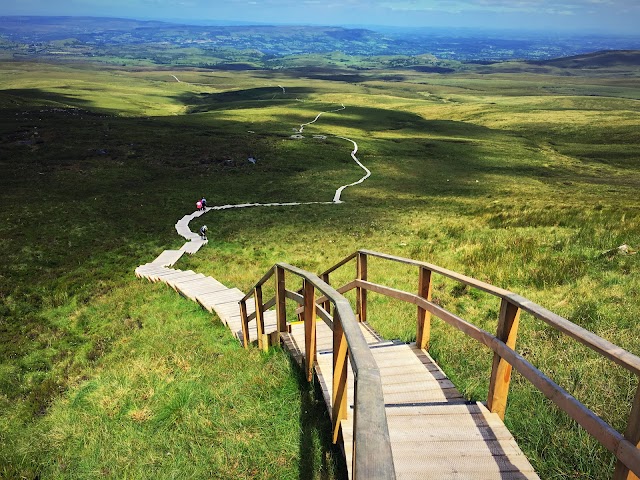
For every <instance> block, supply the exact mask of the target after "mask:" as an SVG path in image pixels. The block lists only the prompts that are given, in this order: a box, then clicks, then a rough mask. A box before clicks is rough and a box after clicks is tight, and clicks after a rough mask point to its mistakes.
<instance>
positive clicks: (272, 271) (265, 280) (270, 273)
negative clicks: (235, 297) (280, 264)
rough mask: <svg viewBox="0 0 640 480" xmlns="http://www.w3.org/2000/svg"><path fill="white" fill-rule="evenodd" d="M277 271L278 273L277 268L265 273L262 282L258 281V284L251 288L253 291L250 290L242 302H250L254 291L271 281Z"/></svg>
mask: <svg viewBox="0 0 640 480" xmlns="http://www.w3.org/2000/svg"><path fill="white" fill-rule="evenodd" d="M275 271H276V269H275V267H271V268H270V269H269V271H268V272H267V273H265V274H264V276H263V277H262V278H261V279H260V280H258V282H257V283H256V284H255V285H254V286H253V287H252V288H251V290H249V293H247V294H246V295H245V296H244V297H242V298H241V299H240V301H241V302H246V301H247V300H249V299H250V298H251V297H252V296H253V291H254V290H255V289H256V288H258V287H261V286H262V285H264V284H265V283H266V282H267V280H269V279H270V278H271V277H272V276H273V274H274V273H275Z"/></svg>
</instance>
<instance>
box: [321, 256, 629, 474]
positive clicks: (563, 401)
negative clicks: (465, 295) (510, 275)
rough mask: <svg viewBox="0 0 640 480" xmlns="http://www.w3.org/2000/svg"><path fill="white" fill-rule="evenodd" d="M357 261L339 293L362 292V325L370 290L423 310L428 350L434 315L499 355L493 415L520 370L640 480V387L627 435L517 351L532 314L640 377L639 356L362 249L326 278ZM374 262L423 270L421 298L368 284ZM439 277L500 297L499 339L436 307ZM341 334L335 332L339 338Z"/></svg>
mask: <svg viewBox="0 0 640 480" xmlns="http://www.w3.org/2000/svg"><path fill="white" fill-rule="evenodd" d="M353 258H356V259H357V264H356V265H357V266H356V279H355V281H352V282H349V283H348V284H346V285H344V286H343V287H339V288H338V289H337V290H338V291H339V292H340V293H346V292H348V291H350V290H352V289H354V288H355V289H356V312H357V313H358V319H359V321H366V316H367V295H366V294H367V291H371V292H375V293H378V294H381V295H386V296H389V297H392V298H395V299H398V300H402V301H405V302H409V303H413V304H415V305H417V325H416V344H417V346H419V347H420V348H425V349H427V348H428V346H429V332H430V319H431V315H434V316H436V317H438V318H440V319H441V320H443V321H445V322H447V323H449V324H450V325H452V326H454V327H456V328H458V329H459V330H460V331H462V332H463V333H465V334H466V335H468V336H470V337H471V338H474V339H475V340H477V341H479V342H480V343H482V344H484V345H486V346H487V347H489V348H491V349H492V350H493V352H494V359H493V364H492V369H491V378H490V385H489V395H488V398H487V407H488V408H489V410H491V411H492V412H494V413H496V414H498V415H499V416H500V417H501V418H504V415H505V411H506V407H507V397H508V393H509V384H510V379H511V370H512V368H515V369H516V370H517V371H518V372H520V374H522V375H523V376H524V377H525V378H526V379H527V380H529V381H530V382H531V383H532V384H533V385H534V386H535V387H536V388H537V389H538V390H540V391H541V392H542V393H543V394H544V395H545V396H546V397H547V398H549V399H550V400H551V401H552V402H554V403H555V404H556V405H557V406H558V407H560V408H561V409H562V410H563V411H564V412H565V413H567V414H568V415H569V416H570V417H571V418H573V419H574V420H575V421H576V422H577V423H578V424H579V425H581V426H582V427H583V428H584V429H585V430H586V431H587V432H588V433H589V434H590V435H592V436H593V437H594V438H595V439H596V440H598V442H600V443H601V444H602V445H603V446H604V447H605V448H607V449H608V450H609V451H610V452H612V453H613V454H614V455H615V456H616V458H617V465H616V470H615V473H614V480H623V479H625V480H640V477H639V476H640V386H639V387H638V392H637V393H636V396H635V399H634V402H633V405H632V409H631V413H630V416H629V421H628V426H627V429H626V432H625V435H624V436H623V435H621V434H620V433H619V432H617V431H616V430H615V429H613V427H611V426H610V425H608V424H607V423H606V422H604V421H603V420H602V419H600V417H598V416H597V415H596V414H595V413H594V412H592V411H591V410H590V409H588V408H587V407H585V406H584V405H583V404H582V403H580V402H579V401H578V400H577V399H575V398H574V397H573V396H571V395H570V394H569V393H568V392H567V391H565V390H564V389H563V388H562V387H560V386H559V385H557V384H556V383H554V382H553V381H552V380H551V379H550V378H548V377H547V376H546V375H544V374H543V373H542V372H540V371H539V370H538V369H536V368H535V367H534V366H533V365H532V364H531V363H529V362H528V361H527V360H526V359H524V358H523V357H522V356H520V355H519V354H518V353H517V352H516V351H515V345H516V339H517V333H518V325H519V318H520V312H521V311H526V312H528V313H530V314H531V315H533V316H534V317H535V318H537V319H539V320H542V321H543V322H545V323H547V324H548V325H550V326H551V327H553V328H555V329H557V330H559V331H561V332H563V333H565V334H566V335H568V336H570V337H572V338H574V339H575V340H577V341H579V342H580V343H582V344H583V345H585V346H587V347H588V348H590V349H592V350H593V351H595V352H597V353H599V354H600V355H602V356H604V357H605V358H608V359H610V360H612V361H613V362H615V363H617V364H618V365H621V366H622V367H624V368H626V369H627V370H629V371H630V372H632V373H634V374H635V375H636V376H640V358H639V357H638V356H636V355H633V354H632V353H630V352H627V351H625V350H624V349H622V348H620V347H618V346H617V345H614V344H612V343H611V342H608V341H607V340H605V339H603V338H601V337H598V336H597V335H595V334H594V333H592V332H589V331H588V330H586V329H584V328H582V327H580V326H578V325H575V324H573V323H571V322H570V321H568V320H566V319H564V318H562V317H560V316H559V315H557V314H555V313H553V312H550V311H549V310H547V309H545V308H543V307H541V306H540V305H537V304H535V303H533V302H531V301H529V300H527V299H526V298H524V297H521V296H520V295H516V294H514V293H512V292H510V291H508V290H504V289H501V288H497V287H494V286H493V285H490V284H488V283H485V282H481V281H479V280H476V279H474V278H471V277H467V276H465V275H461V274H458V273H456V272H453V271H451V270H447V269H444V268H441V267H438V266H436V265H433V264H429V263H426V262H420V261H416V260H411V259H407V258H403V257H397V256H393V255H387V254H383V253H378V252H373V251H369V250H359V251H357V252H355V253H353V254H351V255H350V256H348V257H346V258H345V259H343V260H342V261H340V262H339V263H338V264H336V265H334V266H333V267H331V268H330V269H328V270H326V271H325V272H324V274H323V275H326V278H328V275H329V273H332V272H334V271H336V270H337V269H338V268H340V267H342V266H343V265H345V264H346V263H348V262H349V261H350V260H351V259H353ZM369 258H379V259H383V260H389V261H394V262H399V263H403V264H408V265H414V266H416V267H418V293H417V295H416V294H411V293H408V292H404V291H401V290H397V289H393V288H390V287H386V286H384V285H378V284H375V283H372V282H370V281H368V279H367V274H368V271H367V270H368V268H367V267H368V265H367V261H368V259H369ZM433 274H439V275H442V276H443V277H446V278H449V279H451V280H454V281H457V282H459V283H461V284H463V285H466V286H469V287H473V288H477V289H479V290H482V291H484V292H487V293H489V294H491V295H493V296H495V297H497V298H499V299H500V301H501V305H500V315H499V318H498V328H497V332H496V335H492V334H490V333H489V332H486V331H484V330H482V329H479V328H478V327H476V326H474V325H472V324H471V323H469V322H467V321H465V320H463V319H461V318H459V317H457V316H456V315H454V314H452V313H451V312H448V311H447V310H445V309H444V308H442V307H440V306H438V305H436V304H434V303H433V302H432V301H431V295H432V285H433ZM319 301H324V298H321V299H319ZM335 331H336V330H335V329H334V333H335ZM334 348H335V347H334ZM334 361H335V360H334ZM334 374H335V371H334ZM634 472H635V473H634ZM637 475H638V476H637Z"/></svg>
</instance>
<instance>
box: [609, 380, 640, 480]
mask: <svg viewBox="0 0 640 480" xmlns="http://www.w3.org/2000/svg"><path fill="white" fill-rule="evenodd" d="M624 438H626V439H627V440H629V441H630V442H631V443H633V444H634V445H635V446H636V447H638V448H640V385H638V388H637V389H636V396H635V398H634V400H633V405H632V406H631V415H629V423H628V424H627V430H626V432H625V434H624ZM638 478H639V477H638V476H637V475H636V474H634V473H633V472H631V471H630V470H629V469H628V468H627V467H626V466H625V465H624V463H622V462H621V461H620V460H618V463H616V469H615V471H614V472H613V480H638Z"/></svg>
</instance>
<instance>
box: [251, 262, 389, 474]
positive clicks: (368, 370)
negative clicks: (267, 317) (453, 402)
mask: <svg viewBox="0 0 640 480" xmlns="http://www.w3.org/2000/svg"><path fill="white" fill-rule="evenodd" d="M285 272H289V273H291V274H293V275H296V276H298V277H300V278H302V280H303V289H302V292H303V294H302V295H300V294H299V293H296V292H292V291H289V290H287V289H286V288H285ZM274 274H275V276H276V295H275V297H274V298H273V299H271V300H269V301H267V302H263V299H262V287H263V285H264V284H265V283H266V282H267V281H268V280H269V279H270V278H271V277H272V276H273V275H274ZM349 285H350V286H351V284H349ZM316 290H317V291H319V292H320V293H321V294H322V295H323V296H322V297H321V298H319V299H316V295H315V291H316ZM252 296H253V297H254V298H255V302H256V303H255V312H254V313H253V314H251V315H247V303H246V302H247V300H249V298H251V297H252ZM286 299H292V300H294V301H296V302H297V303H298V304H299V305H302V306H303V311H302V313H303V318H304V326H305V373H306V376H307V378H308V380H311V379H312V376H313V367H314V364H315V359H316V338H315V321H316V315H318V316H320V317H321V319H322V320H324V321H325V322H326V323H327V324H328V325H329V326H330V327H331V329H332V330H333V369H334V371H333V392H332V402H331V403H332V412H331V418H332V423H333V441H334V443H335V442H336V441H337V440H338V437H339V433H340V426H341V421H342V420H344V419H346V418H347V412H348V408H347V355H348V358H349V360H350V361H351V367H352V371H353V376H354V386H355V401H354V419H353V459H352V461H353V464H352V472H353V478H354V479H358V478H362V479H380V480H382V479H395V469H394V466H393V457H392V454H391V443H390V439H389V429H388V426H387V418H386V414H385V407H384V398H383V395H382V382H381V378H380V371H379V369H378V366H377V365H376V362H375V360H374V358H373V355H372V353H371V351H370V350H369V346H368V345H367V342H366V340H365V338H364V335H363V333H362V330H361V329H360V326H359V325H358V321H357V319H356V316H355V314H354V313H353V310H352V308H351V305H350V304H349V301H348V300H347V299H346V298H344V297H343V296H342V295H341V294H340V293H339V292H338V291H337V290H335V289H334V288H333V287H331V286H330V285H329V284H328V283H327V282H325V281H323V280H322V279H320V278H319V277H318V276H317V275H315V274H313V273H310V272H307V271H305V270H302V269H299V268H297V267H294V266H292V265H288V264H286V263H278V264H276V265H274V267H272V268H271V269H270V270H269V271H268V272H267V273H266V274H265V275H264V276H263V277H262V278H261V279H260V280H259V281H258V282H257V283H256V284H255V286H254V287H253V288H252V289H251V290H250V291H249V293H247V295H245V296H244V297H243V298H242V299H241V300H240V302H239V303H240V311H241V317H242V335H243V343H244V346H245V348H248V346H249V322H250V321H252V320H254V319H255V320H256V326H257V331H258V332H257V333H258V345H259V347H260V348H263V349H266V348H268V336H267V335H266V334H265V332H264V311H265V310H266V309H268V308H270V307H272V306H274V305H275V306H276V308H277V310H276V311H277V318H278V321H277V333H278V335H281V334H283V333H285V331H286V330H285V329H286V327H287V325H286V317H285V312H284V302H285V300H286ZM329 304H330V305H332V306H333V312H334V313H333V318H331V317H330V315H329V313H328V310H329ZM314 307H315V308H314Z"/></svg>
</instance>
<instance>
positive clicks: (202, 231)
mask: <svg viewBox="0 0 640 480" xmlns="http://www.w3.org/2000/svg"><path fill="white" fill-rule="evenodd" d="M207 230H209V229H208V228H207V226H206V225H203V226H201V227H200V238H201V239H202V240H206V239H207Z"/></svg>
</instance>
